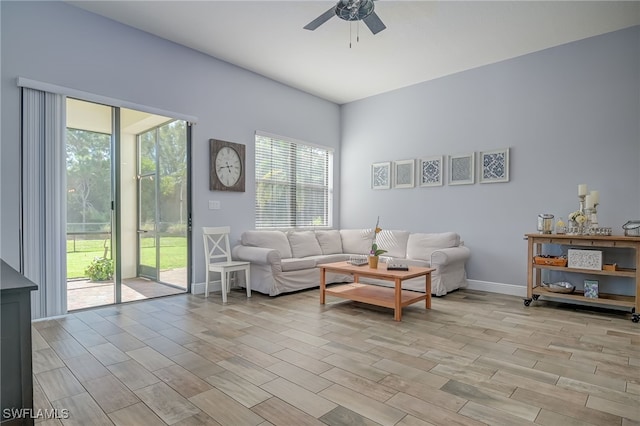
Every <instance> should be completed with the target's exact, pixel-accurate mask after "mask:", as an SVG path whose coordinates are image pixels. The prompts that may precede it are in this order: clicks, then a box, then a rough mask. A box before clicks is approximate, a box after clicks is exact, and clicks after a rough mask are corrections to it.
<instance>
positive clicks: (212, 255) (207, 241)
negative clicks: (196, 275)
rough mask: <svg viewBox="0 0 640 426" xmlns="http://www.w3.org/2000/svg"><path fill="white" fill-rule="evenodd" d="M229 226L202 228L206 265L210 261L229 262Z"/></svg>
mask: <svg viewBox="0 0 640 426" xmlns="http://www.w3.org/2000/svg"><path fill="white" fill-rule="evenodd" d="M230 232H231V228H230V227H229V226H219V227H203V228H202V237H203V239H204V253H205V261H206V264H209V263H212V261H214V260H217V261H226V262H230V261H231V248H230V245H229V233H230Z"/></svg>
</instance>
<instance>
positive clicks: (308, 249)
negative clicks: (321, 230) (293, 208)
mask: <svg viewBox="0 0 640 426" xmlns="http://www.w3.org/2000/svg"><path fill="white" fill-rule="evenodd" d="M287 238H288V239H289V245H290V246H291V253H292V254H293V257H307V256H317V255H320V254H322V249H321V248H320V244H319V243H318V240H317V239H316V234H315V233H314V232H313V231H289V232H287ZM314 266H315V265H314Z"/></svg>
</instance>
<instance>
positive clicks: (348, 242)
mask: <svg viewBox="0 0 640 426" xmlns="http://www.w3.org/2000/svg"><path fill="white" fill-rule="evenodd" d="M340 237H341V238H342V250H343V252H344V253H347V254H369V252H370V251H371V243H373V229H341V230H340Z"/></svg>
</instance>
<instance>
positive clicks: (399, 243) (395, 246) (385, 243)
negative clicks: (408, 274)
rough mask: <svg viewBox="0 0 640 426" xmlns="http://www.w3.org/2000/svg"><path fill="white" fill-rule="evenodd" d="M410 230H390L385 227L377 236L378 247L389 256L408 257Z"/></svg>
mask: <svg viewBox="0 0 640 426" xmlns="http://www.w3.org/2000/svg"><path fill="white" fill-rule="evenodd" d="M409 234H410V233H409V231H390V230H386V229H383V230H382V231H380V233H378V236H377V237H376V243H377V244H378V248H380V249H384V250H386V251H387V252H386V253H385V254H384V256H389V257H401V258H403V259H404V258H405V257H407V242H408V240H409Z"/></svg>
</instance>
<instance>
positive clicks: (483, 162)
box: [480, 148, 509, 183]
mask: <svg viewBox="0 0 640 426" xmlns="http://www.w3.org/2000/svg"><path fill="white" fill-rule="evenodd" d="M496 182H509V148H504V149H496V150H494V151H484V152H481V153H480V183H496Z"/></svg>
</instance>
